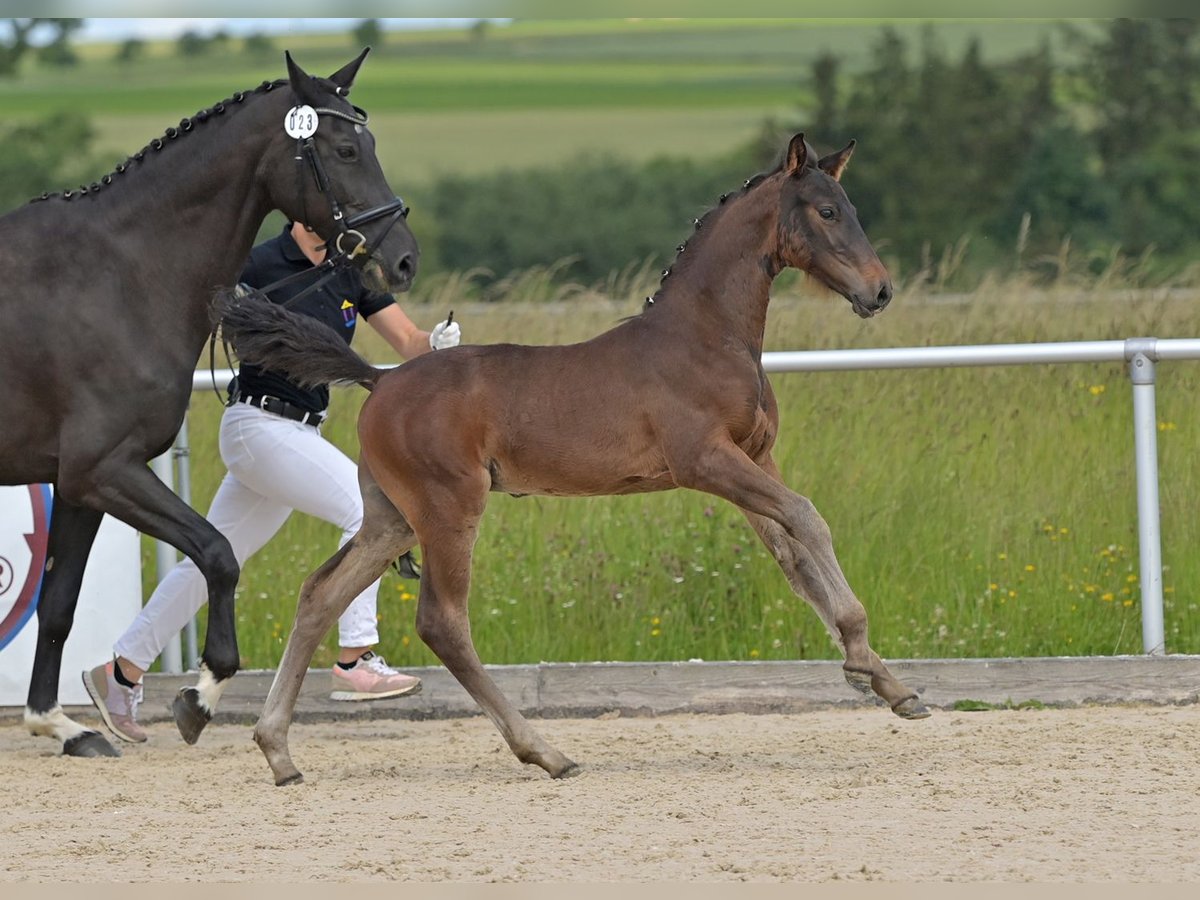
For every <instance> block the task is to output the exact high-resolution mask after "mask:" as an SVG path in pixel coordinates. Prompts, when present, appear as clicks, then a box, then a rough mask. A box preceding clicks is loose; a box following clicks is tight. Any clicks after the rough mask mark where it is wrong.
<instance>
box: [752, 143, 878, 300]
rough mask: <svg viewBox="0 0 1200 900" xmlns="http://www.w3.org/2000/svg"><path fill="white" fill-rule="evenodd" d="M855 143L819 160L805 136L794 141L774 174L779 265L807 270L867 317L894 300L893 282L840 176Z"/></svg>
mask: <svg viewBox="0 0 1200 900" xmlns="http://www.w3.org/2000/svg"><path fill="white" fill-rule="evenodd" d="M853 152H854V141H851V142H850V143H849V144H848V145H846V147H845V148H844V149H842V150H839V151H838V152H836V153H831V154H829V155H828V156H824V157H821V158H820V159H818V158H817V157H816V155H815V154H814V153H813V152H812V148H811V147H810V146H809V145H808V143H807V142H806V141H805V140H804V135H803V134H798V135H796V136H795V137H793V138H792V140H791V142H790V143H789V144H788V150H787V157H786V158H785V159H784V162H783V166H782V168H781V169H780V170H779V172H778V173H776V176H775V177H776V178H777V179H778V183H779V190H780V211H779V247H778V257H779V262H780V263H781V264H782V265H784V266H792V267H794V268H797V269H801V270H802V271H804V272H807V273H808V274H809V275H811V276H812V277H813V278H815V279H817V280H818V281H820V282H821V283H822V284H824V285H826V286H827V287H829V288H832V289H833V290H835V291H837V292H838V293H839V294H841V295H842V296H843V297H845V298H846V299H847V300H849V301H850V305H851V306H852V307H853V308H854V311H855V312H856V313H857V314H858V315H860V316H862V317H863V318H864V319H866V318H869V317H870V316H873V315H875V314H876V313H877V312H880V311H881V310H882V309H883V308H884V307H885V306H887V305H888V303H889V302H890V301H891V299H892V281H891V278H890V277H889V276H888V272H887V269H885V268H884V266H883V263H882V262H880V261H879V257H878V256H877V255H876V253H875V248H874V247H872V246H871V242H870V241H868V240H867V236H866V234H864V233H863V230H862V226H861V225H859V224H858V214H857V212H856V211H855V209H854V204H852V203H851V202H850V198H849V197H847V196H846V192H845V191H844V190H842V186H841V185H840V184H839V183H838V180H839V179H840V178H841V176H842V172H843V170H845V168H846V163H847V162H849V160H850V154H851V153H853Z"/></svg>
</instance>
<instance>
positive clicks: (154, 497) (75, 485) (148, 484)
mask: <svg viewBox="0 0 1200 900" xmlns="http://www.w3.org/2000/svg"><path fill="white" fill-rule="evenodd" d="M67 474H68V475H69V476H70V491H71V496H72V498H73V499H74V498H75V497H80V498H86V499H87V504H88V505H89V506H91V507H94V508H97V509H103V510H105V511H107V512H109V513H111V514H112V515H114V516H116V517H117V518H118V519H120V520H121V521H123V522H125V523H126V524H128V525H132V526H133V527H134V528H136V529H137V530H138V531H140V532H142V533H143V534H148V535H150V536H151V537H154V538H157V539H158V540H160V541H166V542H167V543H169V544H170V545H171V546H173V547H175V548H176V549H177V550H180V551H181V552H182V553H183V554H184V555H185V556H187V557H188V558H189V559H191V560H192V562H194V563H195V564H196V568H198V569H199V570H200V571H201V572H202V573H203V575H204V579H205V581H206V582H207V584H208V633H207V635H206V636H205V641H204V653H203V654H202V657H203V660H204V666H203V668H202V671H201V674H200V682H199V684H198V686H197V687H196V688H184V689H183V690H182V691H181V692H180V697H177V698H176V703H175V719H176V724H177V725H178V726H179V731H180V733H181V734H182V735H183V737H184V740H186V741H187V742H188V743H189V744H194V743H195V742H196V739H197V738H199V736H200V731H201V730H202V729H203V728H204V726H205V725H206V724H207V723H208V721H209V720H210V719H211V718H212V716H213V712H214V710H215V709H216V705H217V701H218V700H219V699H220V696H221V692H222V691H223V690H224V689H225V687H226V686H227V684H228V682H229V679H230V678H232V677H233V675H234V673H235V672H237V669H238V663H239V658H238V647H237V631H236V627H237V626H236V623H235V617H234V610H233V591H234V588H235V587H236V586H237V580H238V572H239V567H238V562H237V558H236V557H235V556H234V555H233V549H232V548H231V547H230V546H229V541H228V540H226V539H225V536H224V535H223V534H221V532H219V531H217V529H216V528H214V527H213V526H212V525H211V524H209V522H208V520H206V519H205V518H204V517H203V516H202V515H200V514H199V513H198V512H196V511H195V510H194V509H192V508H191V507H190V506H188V505H187V504H186V503H184V502H183V500H181V499H180V498H179V496H178V495H176V494H175V493H174V492H173V491H172V490H171V489H170V488H169V487H167V486H166V485H165V484H163V483H162V481H160V480H159V478H158V476H157V475H155V474H154V473H153V472H152V471H151V470H150V469H149V468H148V467H147V466H146V464H145V462H141V461H130V460H128V459H124V460H123V459H120V458H116V457H109V458H106V459H102V460H98V461H95V462H93V463H90V464H85V463H84V462H83V461H80V460H72V461H71V467H70V470H69V472H68V473H67ZM61 486H62V487H63V488H64V490H65V489H66V479H64V481H63V483H62V485H61ZM53 527H54V526H53V521H52V522H51V529H53ZM185 700H186V701H189V702H187V703H186V704H184V706H185V707H186V708H183V713H184V714H183V716H182V717H181V702H183V701H185Z"/></svg>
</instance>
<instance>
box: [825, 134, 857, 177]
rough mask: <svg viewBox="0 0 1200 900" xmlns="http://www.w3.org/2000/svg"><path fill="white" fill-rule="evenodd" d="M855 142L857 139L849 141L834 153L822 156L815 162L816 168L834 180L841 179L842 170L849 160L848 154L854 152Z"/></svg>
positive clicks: (844, 169)
mask: <svg viewBox="0 0 1200 900" xmlns="http://www.w3.org/2000/svg"><path fill="white" fill-rule="evenodd" d="M856 143H857V141H851V142H850V143H848V144H847V145H846V146H845V147H843V148H842V149H841V150H839V151H837V152H836V153H830V154H829V155H828V156H822V157H821V159H820V160H819V161H818V162H817V168H818V169H820V170H821V171H822V172H824V173H825V174H826V175H828V176H829V177H830V178H832V179H833V180H834V181H841V180H842V172H844V171H846V163H848V162H850V155H851V154H852V153H854V145H855V144H856Z"/></svg>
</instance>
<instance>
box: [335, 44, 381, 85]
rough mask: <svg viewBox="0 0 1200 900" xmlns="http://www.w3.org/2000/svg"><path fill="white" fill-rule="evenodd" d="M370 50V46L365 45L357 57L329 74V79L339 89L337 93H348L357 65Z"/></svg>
mask: <svg viewBox="0 0 1200 900" xmlns="http://www.w3.org/2000/svg"><path fill="white" fill-rule="evenodd" d="M370 52H371V48H370V47H367V48H366V49H365V50H363V52H362V53H360V54H358V56H357V58H355V59H353V60H351V61H350V62H348V63H346V64H345V65H344V66H342V67H341V68H340V69H338V70H337V71H336V72H334V73H333V74H332V75H330V76H329V80H330V81H332V82H333V83H334V84H336V85H337V86H338V87H339V88H341V90H339V91H338V93H339V94H340V95H341V96H343V97H345V96H346V95H347V94H349V93H350V87H351V85H353V84H354V76H355V75H357V74H358V67H359V66H361V65H362V62H363V60H364V59H366V58H367V54H368V53H370Z"/></svg>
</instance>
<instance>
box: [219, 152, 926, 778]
mask: <svg viewBox="0 0 1200 900" xmlns="http://www.w3.org/2000/svg"><path fill="white" fill-rule="evenodd" d="M853 148H854V144H853V142H851V144H850V145H849V146H847V147H846V148H845V149H843V150H841V151H839V152H837V153H833V154H831V155H829V156H827V157H824V158H822V159H819V160H818V159H817V158H816V157H815V156H814V154H813V152H812V149H811V148H810V147H809V145H808V144H807V143H806V142H805V140H804V136H803V135H796V136H795V137H794V138H793V139H792V140H791V142H790V143H789V145H788V148H787V152H786V156H785V158H784V162H783V163H782V164H781V165H780V166H779V167H778V168H777V169H776V170H775V171H773V172H771V173H769V174H766V175H760V176H757V177H755V178H753V179H751V180H750V181H748V182H746V185H745V187H744V189H743V190H742V191H740V192H738V193H736V194H733V195H728V196H727V197H725V198H722V202H721V204H720V205H719V206H718V207H716V208H715V209H713V210H712V211H710V212H709V213H708V214H707V215H705V216H704V218H703V219H701V220H698V221H697V223H696V226H697V231H696V233H695V235H694V236H693V237H692V238H691V239H690V240H689V241H688V242H687V244H686V245H684V246H683V247H682V248H681V250H680V252H679V255H678V257H677V258H676V260H675V262H674V264H673V265H672V267H671V268H670V269H669V270H668V272H667V274H666V275H665V277H664V280H663V283H662V286H661V288H660V290H659V291H658V293H657V294H656V296H655V297H653V298H651V299H650V300H648V301H647V306H646V308H645V310H644V311H643V312H642V313H641V314H640V315H638V316H636V317H634V318H632V319H629V320H627V321H625V322H623V323H622V324H620V325H618V326H617V327H615V328H613V329H612V330H611V331H608V332H606V333H604V334H601V335H599V336H598V337H595V338H593V339H592V340H589V341H585V342H583V343H579V344H572V345H569V346H553V347H529V346H517V345H512V344H497V345H490V346H464V347H459V348H456V349H454V350H449V351H445V352H439V353H431V354H428V355H426V356H422V357H419V358H417V359H415V360H413V361H412V362H409V363H406V364H404V365H403V366H400V367H399V368H397V369H394V370H392V371H388V372H383V371H380V370H378V369H375V368H373V367H372V366H370V365H369V364H367V363H366V362H365V361H363V360H362V359H361V358H359V357H357V356H355V355H353V354H352V353H351V352H350V351H348V350H347V349H346V347H345V344H344V343H342V342H341V341H339V340H338V339H337V338H336V336H333V337H331V338H330V339H329V340H328V341H322V340H321V339H320V335H318V334H316V333H315V331H313V330H312V329H310V328H309V326H308V325H307V322H300V321H296V322H293V321H292V317H290V316H289V315H288V314H287V313H285V312H281V311H278V310H277V309H275V308H260V307H259V306H258V305H256V304H255V303H254V301H253V300H248V301H234V300H232V299H231V298H228V297H226V298H224V304H223V309H222V310H221V311H222V312H223V313H224V317H225V318H224V328H225V333H226V335H227V336H228V337H230V338H231V339H232V341H233V343H234V346H235V347H236V349H237V351H238V354H239V355H240V356H241V357H242V359H244V360H249V361H252V362H255V363H259V364H262V365H266V366H268V367H272V368H280V369H282V370H284V371H287V372H288V373H289V374H291V375H292V376H293V377H298V378H301V379H311V380H312V381H313V382H323V381H341V382H353V383H358V384H362V385H364V386H366V387H368V388H370V389H372V391H373V392H372V395H371V396H370V397H369V398H368V400H367V402H366V404H365V405H364V407H363V409H362V413H361V416H360V418H359V422H358V434H359V440H360V443H361V452H362V456H361V461H360V465H359V472H360V482H361V485H362V492H363V498H364V503H365V517H364V520H363V525H362V528H361V530H360V531H359V533H358V534H357V535H356V536H355V537H354V538H353V539H352V540H351V541H350V542H349V543H347V544H346V545H345V546H344V547H342V549H341V550H340V551H339V552H338V553H337V554H336V555H335V556H333V558H331V559H330V560H329V561H328V562H326V563H325V564H324V565H323V566H321V568H320V569H318V570H317V571H316V572H314V573H313V574H312V575H311V576H309V578H308V579H307V580H306V581H305V582H304V585H303V587H302V589H301V592H300V600H299V606H298V608H297V611H296V622H295V626H294V628H293V630H292V634H291V637H290V638H289V640H288V645H287V649H286V651H285V653H284V657H283V660H282V663H281V665H280V668H279V672H278V675H277V677H276V679H275V682H274V684H273V685H272V687H271V691H270V694H269V696H268V697H267V702H266V706H265V708H264V710H263V714H262V717H261V718H260V719H259V722H258V725H257V727H256V728H255V731H254V737H255V740H256V741H257V742H258V745H259V747H261V748H262V750H263V753H264V754H265V755H266V757H267V761H268V763H269V764H270V766H271V770H272V772H273V773H274V776H275V781H276V784H286V783H289V782H295V781H299V780H301V777H302V776H301V774H300V772H299V771H298V770H297V768H296V767H295V765H294V764H293V762H292V759H291V756H290V754H289V750H288V742H287V734H288V727H289V724H290V722H291V718H292V711H293V707H294V705H295V702H296V696H297V694H298V692H299V690H300V685H301V682H302V680H303V678H304V673H305V670H306V668H307V666H308V664H309V662H310V660H311V659H312V655H313V652H314V650H315V649H316V646H317V644H318V643H319V642H320V640H321V638H322V636H323V635H324V634H325V632H326V630H327V629H328V628H329V626H330V625H331V624H332V623H333V621H334V620H335V619H336V618H337V616H338V615H339V614H340V613H341V612H342V610H343V609H345V607H346V605H347V604H348V603H349V602H350V600H351V599H352V598H353V597H354V596H355V595H356V594H357V593H358V592H359V591H360V590H362V589H363V588H364V587H366V585H368V584H369V583H371V582H372V581H373V580H375V579H376V578H378V577H379V576H380V575H381V574H382V573H383V571H384V570H385V569H386V568H387V566H388V564H389V563H390V562H391V561H392V560H394V559H395V558H396V557H398V556H399V555H400V554H402V553H404V552H405V551H406V550H408V549H409V548H411V547H412V546H413V545H414V544H417V543H419V544H420V545H421V551H422V555H423V560H424V566H423V570H422V574H421V588H420V601H419V604H418V608H417V630H418V633H419V634H420V636H421V638H422V639H423V640H424V641H425V642H426V643H427V644H428V645H429V646H430V648H432V650H433V651H434V652H435V653H436V654H437V656H438V658H439V659H441V660H442V662H444V663H445V665H446V667H447V668H448V669H449V670H450V671H451V672H452V673H453V674H454V676H455V677H456V678H457V679H458V680H459V682H461V683H462V685H463V687H464V688H466V690H467V691H468V692H469V693H470V694H471V696H472V697H474V698H475V700H476V701H477V702H478V703H479V705H480V707H482V708H483V710H484V712H485V713H487V715H488V716H489V717H490V718H491V720H492V721H493V722H494V723H495V725H496V727H497V728H498V729H499V730H500V732H501V734H502V735H503V736H504V739H505V740H506V741H507V742H508V745H509V747H510V748H511V749H512V751H513V753H515V754H516V756H517V758H518V759H520V760H521V761H522V762H526V763H534V764H536V765H538V766H541V767H542V768H543V769H545V770H546V772H548V773H549V774H550V775H551V776H553V777H555V778H560V777H563V776H567V775H571V774H574V773H575V771H576V770H577V766H576V764H575V763H574V762H572V761H571V760H570V759H568V758H567V757H566V756H564V755H563V754H562V753H561V752H559V751H558V750H557V749H555V748H554V747H552V746H550V745H549V744H548V743H547V742H546V741H545V740H544V739H543V738H542V737H541V736H540V735H539V734H538V733H537V732H536V731H535V730H534V729H533V728H532V727H531V726H530V724H529V723H528V722H527V721H526V720H525V719H524V718H523V717H522V716H521V714H520V713H519V712H518V711H517V709H516V707H514V706H513V704H512V703H511V702H510V701H509V700H508V699H507V698H506V697H505V696H504V695H503V694H502V693H501V692H500V691H499V689H498V688H497V687H496V684H495V683H494V682H493V681H492V679H491V677H490V676H489V675H488V674H487V672H486V671H485V670H484V668H483V666H482V664H481V663H480V660H479V657H478V655H477V654H476V652H475V648H474V646H473V644H472V641H471V633H470V626H469V623H468V618H467V595H468V590H469V587H470V578H471V553H472V548H473V546H474V544H475V539H476V536H477V533H478V528H479V521H480V518H481V516H482V514H483V510H484V506H485V505H486V503H487V498H488V492H489V491H500V492H504V493H508V494H514V495H521V494H553V495H556V496H578V497H587V496H599V495H604V494H630V493H637V492H643V491H660V490H668V489H670V488H676V487H685V488H692V489H694V490H698V491H704V492H706V493H709V494H714V495H716V496H718V497H723V498H724V499H726V500H728V501H729V502H731V503H733V504H735V505H736V506H738V507H739V508H740V509H741V510H742V511H743V512H744V513H745V515H746V518H747V519H748V520H749V521H750V525H751V526H752V527H753V528H754V530H755V531H756V532H757V533H758V535H759V537H760V538H761V539H762V540H763V542H764V543H765V544H766V545H767V547H768V548H769V549H770V551H771V553H772V554H773V555H774V557H775V559H776V560H777V561H778V563H779V565H780V566H781V567H782V569H783V571H784V573H785V574H786V575H787V578H788V581H789V582H790V583H791V585H792V587H793V589H794V590H795V591H796V593H797V594H799V595H800V596H802V597H804V598H805V599H806V600H808V602H809V603H811V604H812V606H813V608H814V609H815V610H816V612H817V614H818V615H819V616H820V617H821V619H822V621H823V622H824V623H825V625H826V626H827V627H828V629H829V631H830V633H831V634H832V635H833V638H834V640H835V641H837V643H838V644H839V645H840V647H841V648H842V650H843V651H844V653H845V664H844V672H845V676H846V679H847V681H849V683H850V684H851V685H853V686H854V687H855V688H857V689H859V690H860V691H863V692H864V693H870V692H872V691H873V692H874V693H876V694H878V695H879V696H880V697H881V698H883V700H884V702H886V703H887V704H888V706H890V707H891V709H892V710H893V711H894V712H895V713H896V714H897V715H900V716H903V717H906V718H921V717H924V716H926V715H928V711H927V710H926V709H925V707H924V706H923V705H922V704H921V702H920V700H919V699H918V697H917V695H916V693H915V692H914V691H912V690H911V689H910V688H908V687H906V686H905V685H904V684H902V683H901V682H900V681H899V680H897V679H896V678H895V677H894V676H893V675H892V674H891V673H890V672H889V671H888V669H887V667H886V666H885V665H884V664H883V662H882V661H881V660H880V658H879V657H878V656H877V655H876V653H875V651H874V650H872V649H871V646H870V644H869V643H868V641H867V614H866V612H865V610H864V609H863V606H862V604H861V603H860V602H859V601H858V599H857V598H856V597H855V595H854V593H853V591H851V589H850V586H849V585H848V584H847V582H846V578H845V577H844V575H843V574H842V570H841V568H840V566H839V565H838V561H837V559H836V557H835V556H834V552H833V544H832V541H831V539H830V532H829V528H828V527H827V526H826V524H825V522H824V520H822V518H821V516H820V515H819V514H818V513H817V511H816V509H815V508H814V507H813V505H812V503H811V502H810V501H809V500H807V499H806V498H804V497H802V496H800V495H799V494H796V493H793V492H792V491H791V490H789V489H788V488H787V487H785V486H784V484H783V483H782V481H781V479H780V475H779V470H778V468H777V467H776V465H775V461H774V460H773V459H772V457H771V447H772V445H773V444H774V442H775V437H776V434H777V431H778V423H779V416H778V410H777V407H776V403H775V397H774V395H773V393H772V390H771V385H770V382H768V380H767V377H766V375H765V374H764V372H763V368H762V362H761V357H762V346H763V331H764V328H765V322H766V314H767V304H768V301H769V299H770V296H769V288H770V285H771V282H772V280H773V279H774V278H775V276H776V275H777V274H778V273H779V272H780V271H781V270H782V269H784V268H785V267H787V266H793V267H795V268H798V269H802V270H804V271H805V272H807V273H809V274H810V275H811V276H812V277H814V278H816V279H817V280H818V281H820V282H822V283H824V284H826V285H828V286H829V287H830V288H832V289H833V290H835V291H837V292H838V293H839V294H841V295H842V296H844V297H845V298H846V299H847V300H849V301H850V304H851V306H852V307H853V309H854V311H855V312H856V313H857V314H858V315H860V316H863V317H869V316H873V315H875V314H876V313H877V312H879V311H881V310H882V309H883V308H884V307H886V306H887V304H888V302H889V301H890V300H891V297H892V285H891V282H890V280H889V277H888V273H887V271H886V270H885V268H884V266H883V264H882V263H881V262H880V261H879V258H878V256H877V255H876V254H875V251H874V249H873V248H872V247H871V244H870V242H869V241H868V240H867V238H866V235H865V234H864V233H863V230H862V228H861V226H860V225H859V222H858V218H857V215H856V213H855V210H854V207H853V205H851V203H850V201H849V200H848V199H847V197H846V194H845V192H844V191H843V190H842V188H841V186H840V185H839V183H838V179H839V178H840V176H841V174H842V171H843V169H844V168H845V166H846V163H847V161H848V160H849V158H850V154H851V152H852V151H853ZM296 329H307V331H297V330H296Z"/></svg>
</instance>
